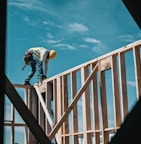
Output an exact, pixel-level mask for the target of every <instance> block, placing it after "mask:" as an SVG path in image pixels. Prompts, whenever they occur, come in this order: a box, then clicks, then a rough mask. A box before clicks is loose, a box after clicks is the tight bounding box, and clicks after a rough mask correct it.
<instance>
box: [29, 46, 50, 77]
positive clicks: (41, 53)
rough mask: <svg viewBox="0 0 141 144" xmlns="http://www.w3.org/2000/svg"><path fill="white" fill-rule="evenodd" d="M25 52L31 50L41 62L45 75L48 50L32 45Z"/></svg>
mask: <svg viewBox="0 0 141 144" xmlns="http://www.w3.org/2000/svg"><path fill="white" fill-rule="evenodd" d="M27 52H32V53H33V54H34V55H35V56H36V57H37V58H38V59H39V61H41V62H42V64H43V71H44V74H45V75H47V71H48V60H49V50H48V49H46V48H44V47H33V48H29V49H28V51H27Z"/></svg>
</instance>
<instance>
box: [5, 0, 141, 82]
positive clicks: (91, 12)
mask: <svg viewBox="0 0 141 144" xmlns="http://www.w3.org/2000/svg"><path fill="white" fill-rule="evenodd" d="M140 37H141V32H140V29H139V27H138V26H137V24H136V23H135V21H134V20H133V18H132V16H131V15H130V13H129V12H128V10H127V9H126V7H125V5H124V4H123V3H122V1H117V0H108V1H107V0H103V1H102V2H101V1H99V0H87V1H86V0H81V1H78V0H59V1H58V0H50V1H49V0H46V1H45V0H40V1H36V0H30V1H28V0H8V5H7V47H6V48H7V49H6V74H7V76H8V77H9V79H10V80H11V82H12V83H20V84H21V83H23V80H24V78H25V76H26V75H27V73H28V72H29V68H28V67H27V68H26V69H25V70H24V71H21V67H22V66H23V64H24V63H23V60H22V59H23V55H24V53H25V51H26V50H27V49H28V48H30V47H37V46H43V47H46V48H48V49H55V50H56V52H57V57H56V59H53V60H51V61H50V62H49V70H48V77H50V76H53V75H55V74H58V73H60V72H63V71H65V70H67V69H70V68H72V67H74V66H77V65H79V64H82V63H84V62H87V61H89V60H91V59H94V58H97V57H99V56H101V55H104V54H106V53H108V52H111V51H113V50H115V49H117V48H120V47H122V46H125V45H126V44H129V43H131V42H134V41H136V40H138V39H140ZM36 81H37V80H36V76H34V78H33V79H32V80H31V83H33V84H34V83H35V82H36Z"/></svg>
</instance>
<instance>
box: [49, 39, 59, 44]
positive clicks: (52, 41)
mask: <svg viewBox="0 0 141 144" xmlns="http://www.w3.org/2000/svg"><path fill="white" fill-rule="evenodd" d="M58 42H60V40H57V41H56V40H47V43H49V44H56V43H58Z"/></svg>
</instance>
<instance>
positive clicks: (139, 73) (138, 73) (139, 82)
mask: <svg viewBox="0 0 141 144" xmlns="http://www.w3.org/2000/svg"><path fill="white" fill-rule="evenodd" d="M133 53H134V67H135V79H136V93H137V99H139V98H140V97H141V62H140V49H139V47H134V48H133Z"/></svg>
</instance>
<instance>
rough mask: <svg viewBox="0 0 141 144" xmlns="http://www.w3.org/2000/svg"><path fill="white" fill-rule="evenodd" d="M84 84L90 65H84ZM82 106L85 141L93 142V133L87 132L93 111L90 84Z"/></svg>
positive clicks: (88, 143)
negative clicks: (91, 111) (91, 108)
mask: <svg viewBox="0 0 141 144" xmlns="http://www.w3.org/2000/svg"><path fill="white" fill-rule="evenodd" d="M81 73H82V85H83V84H84V82H85V81H86V79H87V77H88V66H86V67H82V70H81ZM82 103H83V104H82V105H83V106H82V108H83V122H84V123H83V125H84V143H87V144H91V143H92V138H91V134H89V133H87V132H86V131H88V130H90V129H91V119H90V116H91V113H90V93H89V84H88V86H87V88H86V90H85V92H84V93H83V95H82Z"/></svg>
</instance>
